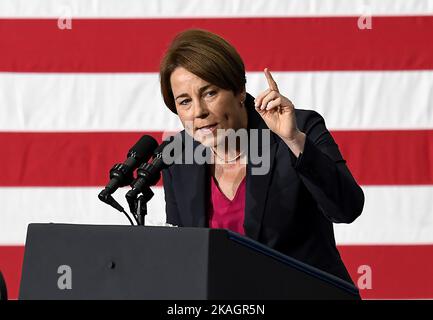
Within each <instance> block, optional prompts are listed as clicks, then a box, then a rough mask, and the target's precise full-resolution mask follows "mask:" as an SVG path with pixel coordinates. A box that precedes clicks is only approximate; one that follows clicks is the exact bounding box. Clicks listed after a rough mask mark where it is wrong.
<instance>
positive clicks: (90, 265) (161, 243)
mask: <svg viewBox="0 0 433 320" xmlns="http://www.w3.org/2000/svg"><path fill="white" fill-rule="evenodd" d="M59 283H60V284H59ZM65 283H66V285H62V284H65ZM19 299H145V300H147V299H149V300H156V299H163V300H214V299H217V300H233V299H239V300H249V299H252V300H257V299H264V300H267V299H278V300H280V299H344V300H346V299H349V300H352V299H359V295H358V290H357V288H356V287H355V286H353V285H352V284H350V283H348V282H346V281H343V280H341V279H339V278H337V277H335V276H333V275H331V274H328V273H326V272H323V271H321V270H319V269H316V268H314V267H312V266H309V265H307V264H304V263H302V262H300V261H297V260H295V259H293V258H291V257H288V256H286V255H283V254H281V253H279V252H277V251H275V250H272V249H270V248H269V247H267V246H265V245H262V244H260V243H258V242H256V241H253V240H251V239H249V238H246V237H243V236H241V235H239V234H236V233H234V232H231V231H228V230H225V229H207V228H176V227H151V226H146V227H143V226H109V225H68V224H30V225H29V227H28V231H27V239H26V247H25V254H24V263H23V270H22V278H21V285H20V293H19Z"/></svg>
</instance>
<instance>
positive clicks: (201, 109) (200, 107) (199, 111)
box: [194, 101, 208, 118]
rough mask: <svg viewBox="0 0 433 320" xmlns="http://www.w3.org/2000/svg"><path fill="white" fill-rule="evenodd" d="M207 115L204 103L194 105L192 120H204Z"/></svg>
mask: <svg viewBox="0 0 433 320" xmlns="http://www.w3.org/2000/svg"><path fill="white" fill-rule="evenodd" d="M207 114H208V110H207V108H206V105H205V103H203V102H202V101H199V102H197V103H194V118H204V117H206V116H207Z"/></svg>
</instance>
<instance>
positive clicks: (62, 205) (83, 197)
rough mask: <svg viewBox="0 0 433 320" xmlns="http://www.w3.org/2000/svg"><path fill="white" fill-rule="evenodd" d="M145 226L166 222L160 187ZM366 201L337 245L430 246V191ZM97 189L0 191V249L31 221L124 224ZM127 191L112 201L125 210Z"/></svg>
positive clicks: (340, 230)
mask: <svg viewBox="0 0 433 320" xmlns="http://www.w3.org/2000/svg"><path fill="white" fill-rule="evenodd" d="M153 190H154V192H155V196H154V198H153V199H152V200H151V201H150V203H149V206H148V212H149V215H148V216H147V224H149V225H151V224H156V225H160V224H162V223H164V222H165V202H164V191H163V188H162V187H156V188H154V189H153ZM363 190H364V193H365V197H366V202H365V207H364V211H363V213H362V215H361V216H360V217H359V218H358V219H357V220H356V221H355V222H354V223H352V224H350V225H347V224H344V225H335V232H336V240H337V243H338V244H422V243H433V215H432V212H433V203H432V201H431V199H432V198H433V187H431V186H425V187H421V186H416V187H408V186H398V187H389V186H387V187H371V186H369V187H363ZM99 191H100V188H0V199H2V201H1V204H2V212H1V215H0V245H7V244H24V241H25V234H26V228H27V225H28V224H29V223H31V222H57V223H78V224H128V221H127V219H126V218H125V217H124V216H123V215H122V214H121V213H120V212H118V211H116V210H114V209H112V208H110V207H108V206H107V205H105V204H103V203H102V202H100V201H99V200H98V198H97V195H98V192H99ZM125 191H126V189H124V190H123V189H122V190H120V191H118V192H117V193H116V194H115V198H116V199H117V200H118V201H119V203H121V204H122V205H123V206H124V207H125V209H127V205H126V201H125V199H124V194H125Z"/></svg>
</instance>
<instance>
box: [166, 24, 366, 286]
mask: <svg viewBox="0 0 433 320" xmlns="http://www.w3.org/2000/svg"><path fill="white" fill-rule="evenodd" d="M264 76H265V77H266V80H267V83H268V86H269V87H268V88H266V89H265V90H264V91H263V92H262V93H261V94H259V95H258V96H257V97H256V98H255V99H254V98H253V97H252V96H251V95H250V94H248V93H247V92H246V89H245V84H246V78H245V67H244V64H243V61H242V59H241V57H240V56H239V54H238V53H237V51H236V49H235V48H233V47H232V46H231V45H230V44H229V43H228V42H226V41H225V40H224V39H222V38H221V37H219V36H217V35H215V34H213V33H210V32H207V31H205V30H198V29H193V30H187V31H185V32H183V33H180V34H179V35H177V37H176V38H175V39H174V40H173V42H172V43H171V45H170V47H169V49H168V51H167V52H166V54H165V56H164V58H163V59H162V62H161V66H160V81H161V92H162V96H163V99H164V102H165V104H166V105H167V107H168V108H169V109H170V110H171V111H172V112H174V113H176V114H177V115H178V116H179V119H180V121H181V122H182V124H183V126H184V128H185V130H184V131H183V132H182V136H183V137H184V138H185V137H189V136H190V137H193V138H194V148H197V147H198V146H199V145H201V146H204V147H206V149H207V150H211V151H212V153H211V155H212V157H213V159H214V160H218V161H211V163H210V164H198V163H193V164H175V165H173V166H171V167H169V168H168V169H166V170H164V171H163V180H164V190H165V200H166V213H167V223H170V224H173V225H177V226H183V227H213V228H227V229H231V230H233V231H236V232H239V233H241V234H244V235H246V236H247V237H250V238H252V239H255V240H257V241H259V242H262V243H264V244H266V245H268V246H269V247H271V248H274V249H276V250H278V251H280V252H282V253H284V254H286V255H288V256H291V257H294V258H295V259H298V260H300V261H303V262H305V263H308V264H310V265H312V266H315V267H317V268H319V269H322V270H324V271H327V272H329V273H331V274H334V275H336V276H338V277H340V278H342V279H344V280H346V281H349V282H351V279H350V276H349V274H348V272H347V270H346V268H345V266H344V264H343V262H342V261H341V258H340V255H339V253H338V250H337V248H336V244H335V239H334V232H333V226H332V223H351V222H352V221H354V220H355V219H356V218H357V217H358V216H359V215H360V214H361V212H362V209H363V206H364V194H363V192H362V189H361V188H360V187H359V186H358V184H357V183H356V181H355V180H354V178H353V177H352V175H351V173H350V171H349V170H348V168H347V166H346V164H345V160H344V159H343V157H342V156H341V154H340V152H339V149H338V146H337V145H336V143H335V142H334V140H333V138H332V136H331V134H330V133H329V132H328V130H327V129H326V127H325V122H324V119H323V118H322V117H321V116H320V115H319V114H318V113H317V112H315V111H310V110H301V109H295V107H294V106H293V104H292V102H291V101H290V100H289V99H288V98H287V97H285V96H284V95H283V94H282V93H281V92H280V89H279V88H278V86H277V83H276V82H275V80H274V79H273V78H272V75H271V73H270V72H269V70H267V69H265V70H264ZM223 129H225V130H228V129H233V130H234V131H235V132H236V131H239V130H247V132H248V135H249V137H252V136H253V135H252V133H251V132H252V131H253V130H256V131H259V132H265V131H266V130H268V131H269V130H270V135H269V138H268V139H265V138H261V139H260V138H259V139H258V141H257V147H258V148H259V149H261V150H262V151H263V152H264V151H266V152H267V154H268V156H269V166H268V170H267V171H266V173H265V174H253V170H254V167H255V165H254V164H253V162H252V161H250V160H251V159H252V154H251V152H246V149H245V148H244V147H243V146H242V145H241V144H240V143H235V144H232V145H231V146H230V145H229V146H227V144H224V143H225V142H227V139H228V138H227V137H228V135H224V134H223V135H220V134H218V132H219V131H222V130H223ZM258 136H261V137H266V135H264V134H263V135H260V134H259V135H258ZM222 144H223V145H224V147H222V148H221V147H220V145H222Z"/></svg>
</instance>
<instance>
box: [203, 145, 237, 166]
mask: <svg viewBox="0 0 433 320" xmlns="http://www.w3.org/2000/svg"><path fill="white" fill-rule="evenodd" d="M210 149H211V151H212V153H213V154H214V155H216V156H217V158H218V159H220V160H221V161H223V162H224V163H229V162H233V161H235V160H237V159H239V158H240V157H241V156H242V155H243V154H244V152H239V154H238V155H237V156H236V157H234V158H232V159H227V160H226V159H224V158H222V157H221V156H220V155H218V154H217V153H216V152H215V150H214V149H213V148H212V147H211V148H210Z"/></svg>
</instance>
